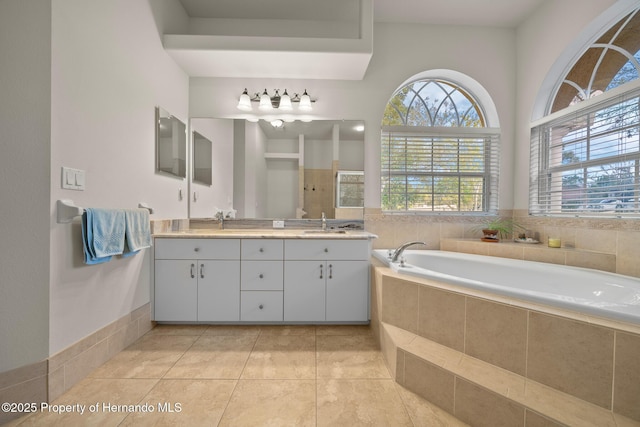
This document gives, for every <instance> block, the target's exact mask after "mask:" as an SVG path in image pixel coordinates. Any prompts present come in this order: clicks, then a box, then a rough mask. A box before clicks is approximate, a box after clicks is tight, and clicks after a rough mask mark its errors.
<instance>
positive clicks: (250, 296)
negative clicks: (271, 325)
mask: <svg viewBox="0 0 640 427" xmlns="http://www.w3.org/2000/svg"><path fill="white" fill-rule="evenodd" d="M240 299H241V302H240V320H242V321H250V322H281V321H282V291H242V292H240Z"/></svg>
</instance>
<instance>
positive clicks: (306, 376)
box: [10, 325, 464, 427]
mask: <svg viewBox="0 0 640 427" xmlns="http://www.w3.org/2000/svg"><path fill="white" fill-rule="evenodd" d="M54 405H70V406H68V407H65V406H54ZM81 405H85V408H84V414H82V415H81V414H79V413H78V412H67V413H64V414H61V413H56V412H55V410H57V409H59V408H64V409H65V410H69V411H71V410H76V411H77V410H78V409H79V408H80V407H81ZM92 405H93V406H92ZM51 408H52V409H53V410H48V411H41V412H39V413H36V414H32V415H30V416H26V417H23V418H20V419H18V420H15V421H14V422H12V423H11V424H10V425H11V426H12V427H13V426H16V425H20V426H54V425H56V426H57V425H60V426H74V425H78V426H80V425H81V426H85V425H101V426H147V425H149V426H151V425H167V426H169V425H170V426H177V425H184V426H200V425H203V426H233V427H237V426H252V427H256V426H278V427H280V426H295V427H298V426H358V425H362V426H384V427H391V426H392V427H396V426H462V425H464V424H462V423H461V422H459V421H458V420H456V419H455V418H453V417H452V416H450V415H449V414H447V413H446V412H444V411H442V410H441V409H439V408H438V407H436V406H434V405H431V404H430V403H429V402H427V401H425V400H424V399H422V398H420V397H419V396H417V395H415V394H413V393H411V392H409V391H408V390H405V389H404V388H402V387H401V386H399V385H398V384H397V383H396V382H395V381H394V380H393V379H391V376H390V374H389V371H388V370H387V368H386V366H385V363H384V360H383V358H382V354H381V352H380V350H379V349H378V347H377V345H376V342H375V339H374V337H373V335H372V334H371V330H370V328H369V327H368V326H222V325H158V326H156V327H155V328H154V329H152V330H151V331H150V332H149V333H147V334H146V335H145V336H143V337H142V338H141V339H140V340H138V341H137V342H135V343H134V344H133V345H131V346H130V347H128V348H127V349H125V350H123V351H122V352H120V353H119V354H117V355H116V356H114V357H113V358H112V359H111V360H109V361H108V362H107V363H105V364H104V365H102V366H100V367H99V368H97V369H96V370H95V371H93V372H92V373H91V374H90V375H89V377H87V378H85V379H84V380H83V381H81V382H80V383H78V384H77V385H76V386H74V387H73V388H71V389H70V390H69V391H68V392H67V393H65V394H64V395H63V396H61V397H60V398H59V399H57V400H56V401H55V402H52V403H51ZM169 409H171V410H173V412H170V411H169Z"/></svg>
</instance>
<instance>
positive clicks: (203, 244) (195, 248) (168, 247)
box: [155, 238, 240, 259]
mask: <svg viewBox="0 0 640 427" xmlns="http://www.w3.org/2000/svg"><path fill="white" fill-rule="evenodd" d="M155 258H156V259H240V239H165V238H156V240H155Z"/></svg>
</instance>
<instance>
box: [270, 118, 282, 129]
mask: <svg viewBox="0 0 640 427" xmlns="http://www.w3.org/2000/svg"><path fill="white" fill-rule="evenodd" d="M271 126H273V127H274V128H281V127H282V126H284V122H283V121H282V120H280V119H276V120H272V121H271Z"/></svg>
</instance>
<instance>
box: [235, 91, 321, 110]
mask: <svg viewBox="0 0 640 427" xmlns="http://www.w3.org/2000/svg"><path fill="white" fill-rule="evenodd" d="M252 102H258V103H259V105H258V109H260V110H262V111H270V110H272V109H276V110H282V111H292V110H293V104H298V109H299V110H300V111H311V110H312V106H311V104H312V103H313V102H316V101H315V100H314V99H311V97H310V96H309V94H308V93H307V90H306V89H305V91H304V93H303V94H302V96H300V95H298V94H297V93H296V94H294V95H293V96H290V95H289V94H288V93H287V90H286V89H285V90H284V92H283V94H282V96H280V93H279V90H278V89H275V95H273V96H270V95H269V92H267V89H265V90H264V92H262V94H260V93H255V94H254V95H253V96H251V95H249V92H248V91H247V89H245V90H244V92H242V95H240V100H239V101H238V109H239V110H242V111H251V103H252Z"/></svg>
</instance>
